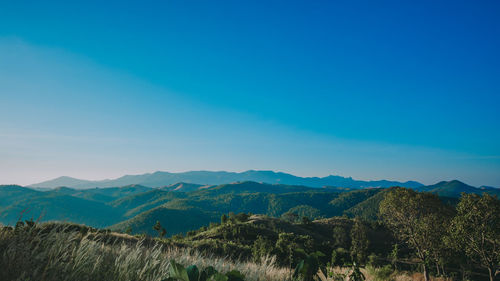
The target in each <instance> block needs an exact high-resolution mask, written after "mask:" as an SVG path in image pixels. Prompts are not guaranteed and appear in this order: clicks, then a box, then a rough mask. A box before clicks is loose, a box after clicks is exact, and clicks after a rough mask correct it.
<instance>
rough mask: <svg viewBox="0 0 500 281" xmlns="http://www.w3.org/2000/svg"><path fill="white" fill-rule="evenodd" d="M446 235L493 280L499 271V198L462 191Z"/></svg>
mask: <svg viewBox="0 0 500 281" xmlns="http://www.w3.org/2000/svg"><path fill="white" fill-rule="evenodd" d="M449 238H450V239H449V241H450V242H451V244H452V245H453V246H454V247H455V248H456V249H462V250H464V252H465V255H466V256H467V257H468V258H469V259H470V260H472V261H478V262H480V264H481V266H483V267H485V268H486V269H488V273H489V276H490V280H491V281H493V280H494V278H495V276H497V275H498V274H499V272H500V201H499V200H498V199H497V198H495V197H493V196H491V195H489V194H486V193H485V194H483V196H480V195H477V194H462V197H461V198H460V202H459V203H458V205H457V215H456V216H455V217H454V218H453V220H452V222H451V226H450V237H449Z"/></svg>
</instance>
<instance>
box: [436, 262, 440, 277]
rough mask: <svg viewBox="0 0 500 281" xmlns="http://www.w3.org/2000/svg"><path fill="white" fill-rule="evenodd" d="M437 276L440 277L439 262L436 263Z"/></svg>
mask: <svg viewBox="0 0 500 281" xmlns="http://www.w3.org/2000/svg"><path fill="white" fill-rule="evenodd" d="M436 276H439V262H437V261H436Z"/></svg>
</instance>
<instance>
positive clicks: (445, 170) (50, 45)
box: [0, 0, 500, 187]
mask: <svg viewBox="0 0 500 281" xmlns="http://www.w3.org/2000/svg"><path fill="white" fill-rule="evenodd" d="M499 15H500V2H499V1H457V0H454V1H421V0H419V1H400V0H395V1H355V0H354V1H353V0H349V1H291V0H287V1H272V0H266V1H156V2H153V1H135V2H127V1H22V0H18V1H0V183H5V184H6V183H18V184H30V183H34V182H38V181H42V180H47V179H50V178H54V177H57V176H61V175H67V176H73V177H78V178H86V179H103V178H113V177H118V176H121V175H123V174H138V173H144V172H152V171H156V170H164V171H172V172H177V171H186V170H201V169H203V170H228V171H243V170H247V169H266V170H275V171H283V172H289V173H293V174H296V175H300V176H326V175H329V174H336V175H342V176H352V177H354V178H358V179H382V178H385V179H394V180H418V181H421V182H423V183H426V184H431V183H435V182H437V181H440V180H450V179H459V180H462V181H465V182H467V183H469V184H473V185H492V186H498V187H500V51H499V50H500V18H499Z"/></svg>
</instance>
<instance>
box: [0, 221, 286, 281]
mask: <svg viewBox="0 0 500 281" xmlns="http://www.w3.org/2000/svg"><path fill="white" fill-rule="evenodd" d="M75 227H77V228H78V226H75V225H65V224H41V225H38V226H36V227H22V228H18V229H9V228H1V229H0V268H2V270H0V280H12V281H15V280H20V281H21V280H58V281H59V280H106V281H108V280H109V281H112V280H117V281H118V280H120V281H126V280H144V281H161V280H164V279H165V278H167V277H168V276H169V275H168V272H169V261H170V260H171V259H174V260H175V261H177V262H178V263H181V264H183V265H185V266H188V265H193V264H194V265H197V266H198V267H202V268H203V267H206V266H213V267H214V268H215V269H216V270H218V271H219V272H227V271H230V270H238V271H240V272H241V273H243V274H244V275H245V276H246V280H261V281H263V280H284V279H286V278H287V277H288V276H290V271H289V270H288V269H283V268H279V267H277V266H276V265H275V260H274V259H273V258H265V259H263V260H262V262H261V263H260V264H257V263H252V262H238V261H233V260H229V259H226V258H218V257H211V256H204V255H201V254H200V253H197V252H193V251H190V250H188V249H182V248H173V247H167V246H165V245H163V244H161V243H159V242H156V241H151V240H149V241H145V240H139V239H136V238H135V237H132V236H128V235H121V234H120V235H116V234H114V233H103V232H102V231H101V232H98V231H92V230H91V231H89V232H85V231H78V230H75V229H74V228H75ZM115 237H119V238H123V239H118V240H116V239H115V240H112V239H110V238H115ZM109 241H114V242H112V243H110V242H109ZM117 241H118V242H117Z"/></svg>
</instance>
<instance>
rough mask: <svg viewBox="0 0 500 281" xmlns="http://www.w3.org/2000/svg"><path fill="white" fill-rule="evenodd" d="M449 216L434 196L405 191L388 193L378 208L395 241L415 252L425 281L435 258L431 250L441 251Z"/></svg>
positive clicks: (401, 189) (399, 190)
mask: <svg viewBox="0 0 500 281" xmlns="http://www.w3.org/2000/svg"><path fill="white" fill-rule="evenodd" d="M449 213H450V210H449V209H448V208H446V207H445V206H444V205H443V203H442V202H441V200H440V199H439V198H438V197H437V195H434V194H431V193H420V192H415V191H413V190H410V189H405V188H394V189H393V190H391V191H389V192H388V193H387V194H386V195H385V198H384V200H383V201H382V202H381V204H380V214H381V216H382V218H383V220H384V222H385V223H386V224H387V225H388V226H389V228H391V229H392V230H393V231H394V234H395V235H396V237H398V238H399V239H400V240H401V241H403V242H405V243H407V244H408V246H409V247H410V248H412V249H413V250H414V251H415V255H416V257H417V258H418V259H419V260H420V262H421V264H422V269H423V274H424V278H425V280H426V281H427V280H429V269H428V264H429V262H430V261H431V260H432V259H433V258H434V252H433V250H434V249H439V248H441V243H442V238H443V236H444V234H445V229H446V228H445V227H444V225H446V221H447V216H446V215H445V214H449Z"/></svg>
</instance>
